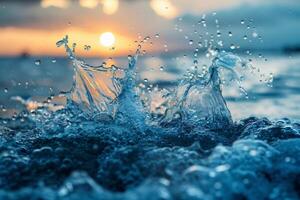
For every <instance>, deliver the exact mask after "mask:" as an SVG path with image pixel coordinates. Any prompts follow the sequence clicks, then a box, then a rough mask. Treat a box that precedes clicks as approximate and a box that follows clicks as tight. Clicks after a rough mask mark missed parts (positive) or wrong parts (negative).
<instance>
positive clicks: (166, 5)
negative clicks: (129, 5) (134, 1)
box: [150, 0, 178, 19]
mask: <svg viewBox="0 0 300 200" xmlns="http://www.w3.org/2000/svg"><path fill="white" fill-rule="evenodd" d="M150 6H151V8H152V9H153V10H154V11H155V13H156V14H157V15H160V16H162V17H165V18H168V19H169V18H174V17H176V16H177V14H178V11H177V8H176V7H175V6H174V5H173V4H172V2H171V1H169V0H151V1H150Z"/></svg>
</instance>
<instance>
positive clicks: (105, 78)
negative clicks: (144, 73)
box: [57, 36, 245, 129]
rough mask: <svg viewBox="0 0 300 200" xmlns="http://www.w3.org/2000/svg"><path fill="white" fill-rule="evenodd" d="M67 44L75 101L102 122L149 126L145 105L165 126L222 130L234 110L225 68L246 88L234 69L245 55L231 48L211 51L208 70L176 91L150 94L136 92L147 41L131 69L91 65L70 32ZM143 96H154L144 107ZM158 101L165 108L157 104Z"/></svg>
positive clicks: (132, 58) (131, 62) (71, 99)
mask: <svg viewBox="0 0 300 200" xmlns="http://www.w3.org/2000/svg"><path fill="white" fill-rule="evenodd" d="M147 38H148V37H147ZM62 45H63V46H64V47H65V49H66V52H67V54H68V56H69V58H70V59H71V60H72V62H73V65H74V72H75V75H74V83H73V87H72V89H71V91H70V92H69V93H67V95H68V98H69V102H71V103H72V104H74V103H75V104H76V105H77V106H78V107H79V108H81V109H83V110H84V111H85V112H87V113H89V114H90V115H91V116H93V117H94V118H95V117H97V118H99V119H100V120H104V119H105V120H107V119H109V120H113V119H114V120H116V121H117V122H119V123H124V124H126V123H130V121H132V123H133V124H135V126H136V125H137V126H138V127H139V128H142V127H143V126H145V118H146V111H145V110H147V109H145V108H148V114H149V115H150V116H152V117H153V116H155V117H154V118H150V119H151V121H152V122H154V123H155V122H156V123H155V124H159V125H161V126H166V125H167V124H170V123H171V124H173V123H174V122H176V121H178V120H180V121H181V122H182V123H183V124H188V125H191V126H202V127H207V128H210V129H220V128H223V127H228V126H230V125H232V118H231V114H230V111H229V110H228V108H227V105H226V102H225V100H224V98H223V96H222V91H221V79H220V69H223V70H227V71H228V72H229V74H230V76H232V78H231V79H232V80H236V81H237V83H238V85H239V88H240V89H241V90H242V91H244V92H245V90H243V88H242V87H241V85H240V82H239V78H238V75H237V73H236V72H235V70H234V68H235V67H236V66H237V65H242V59H241V58H239V57H238V56H235V55H234V54H231V53H227V52H225V51H221V52H218V51H215V50H212V49H209V51H208V54H210V56H212V57H213V60H212V64H211V66H210V67H209V68H208V70H205V71H202V72H201V71H199V70H198V67H197V65H196V64H195V66H194V69H193V70H192V71H190V72H188V73H187V74H186V75H185V77H184V78H183V79H182V80H181V81H180V83H179V85H178V87H177V88H175V89H174V91H172V94H174V95H171V92H168V91H167V90H165V91H164V92H161V91H158V90H154V91H152V93H151V94H150V93H149V94H146V95H145V93H144V94H142V93H141V92H140V93H137V90H136V88H137V87H136V86H137V84H136V77H135V74H136V62H137V58H138V55H139V53H140V50H141V48H142V47H141V45H139V46H138V49H137V51H136V54H135V55H134V56H131V55H130V56H128V68H119V67H117V66H114V65H112V66H106V64H105V63H104V64H102V65H100V66H91V65H88V64H86V63H85V62H84V61H82V60H80V59H79V58H77V57H76V55H75V53H74V51H75V49H74V47H75V45H73V48H72V49H71V48H70V47H69V45H68V37H67V36H66V37H65V38H64V39H62V40H60V41H59V42H57V46H58V47H60V46H62ZM155 92H156V94H154V93H155ZM157 92H158V93H157ZM142 95H145V96H147V99H148V101H144V107H143V106H142V103H141V98H142ZM158 98H160V99H161V102H160V103H157V99H158ZM155 104H157V105H159V106H157V105H156V106H153V105H155ZM158 107H159V108H158ZM153 109H154V110H153ZM152 122H151V123H152ZM157 122H158V123H157ZM182 123H179V124H182Z"/></svg>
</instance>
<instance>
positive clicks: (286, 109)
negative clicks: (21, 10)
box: [0, 53, 300, 120]
mask: <svg viewBox="0 0 300 200" xmlns="http://www.w3.org/2000/svg"><path fill="white" fill-rule="evenodd" d="M256 54H257V55H256ZM183 55H184V54H182V53H181V54H180V55H176V54H175V55H168V56H163V57H160V56H145V57H140V58H139V61H138V63H137V73H138V79H139V82H142V83H143V81H144V79H148V80H149V81H148V82H147V85H151V84H152V85H154V86H156V85H157V86H159V87H160V88H170V87H174V86H176V85H177V82H178V81H179V80H180V79H181V78H182V76H183V74H184V73H185V72H186V70H187V69H189V68H191V66H193V59H192V56H190V57H189V56H188V54H186V55H187V56H183ZM241 56H242V57H246V56H244V55H241ZM251 59H252V60H253V61H252V63H253V66H256V67H257V68H259V70H260V73H257V74H254V75H249V74H248V75H247V74H246V75H245V80H243V83H242V85H243V87H244V88H245V89H246V90H247V93H249V98H247V99H246V98H245V97H244V96H243V95H241V94H240V93H239V92H238V90H237V89H236V88H235V87H233V86H224V88H223V96H224V97H225V99H226V102H227V104H228V107H229V109H230V111H231V113H232V116H233V118H234V119H235V120H240V119H243V118H245V117H249V116H257V117H268V118H270V119H280V118H284V117H286V118H291V119H299V118H300V112H299V110H300V104H299V103H298V102H299V101H300V96H299V95H300V55H298V54H291V55H288V54H283V53H265V54H261V53H254V55H253V56H251ZM84 60H85V61H86V62H87V63H89V64H95V65H97V64H101V63H102V62H103V60H106V61H107V62H110V63H114V64H116V65H117V66H127V57H126V58H114V59H113V61H111V60H110V59H108V58H107V59H100V58H85V59H84ZM36 61H39V62H40V64H38V65H37V64H36ZM210 62H211V61H210V60H209V59H208V58H206V57H205V56H204V55H203V56H201V57H200V58H199V63H200V65H201V64H202V65H206V66H207V65H209V64H210ZM260 74H263V75H265V77H260ZM270 74H272V75H273V77H274V78H273V82H272V84H271V86H267V84H265V79H266V78H268V76H269V75H270ZM72 80H73V67H72V64H71V62H70V60H69V59H68V58H55V57H53V58H52V57H36V58H22V57H21V58H19V57H16V58H14V57H13V58H1V59H0V92H1V95H0V105H1V106H3V108H4V111H3V109H2V110H0V116H4V117H5V116H11V115H13V114H14V113H18V112H19V111H20V110H22V109H24V108H23V106H22V105H21V103H20V102H18V101H15V100H12V97H15V96H20V97H22V98H24V99H31V100H35V101H40V102H43V101H46V100H47V98H48V97H49V96H51V95H58V94H59V92H61V91H67V90H69V89H70V88H71V86H72ZM58 102H59V103H63V102H61V101H58Z"/></svg>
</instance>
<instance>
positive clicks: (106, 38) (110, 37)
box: [100, 32, 116, 47]
mask: <svg viewBox="0 0 300 200" xmlns="http://www.w3.org/2000/svg"><path fill="white" fill-rule="evenodd" d="M115 42H116V38H115V36H114V34H112V33H111V32H105V33H102V34H101V35H100V44H101V45H102V46H104V47H112V46H113V45H114V44H115Z"/></svg>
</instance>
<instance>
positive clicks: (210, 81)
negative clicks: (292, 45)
mask: <svg viewBox="0 0 300 200" xmlns="http://www.w3.org/2000/svg"><path fill="white" fill-rule="evenodd" d="M58 46H63V47H65V48H66V51H67V55H68V59H56V60H53V59H46V58H39V59H34V60H32V59H28V58H13V59H12V58H3V59H1V61H0V62H1V65H2V67H1V68H0V70H2V71H1V81H2V84H1V87H2V88H1V89H2V91H3V92H2V94H1V103H2V105H3V109H2V115H3V116H5V117H6V118H5V119H4V118H3V119H1V121H0V122H1V126H0V131H1V132H0V133H1V135H0V147H1V148H0V152H1V154H0V188H1V189H0V197H1V199H49V200H50V199H51V200H52V199H253V200H254V199H299V196H300V193H299V191H300V182H299V180H300V167H299V166H300V165H299V164H300V149H299V148H300V140H299V137H300V124H299V123H298V122H297V120H299V116H300V114H299V104H298V103H297V101H299V100H300V98H299V91H300V87H299V84H298V83H299V79H298V77H299V76H300V73H299V72H300V71H299V68H297V67H296V66H297V65H299V64H300V58H299V57H298V56H293V57H288V56H284V55H273V56H271V55H269V56H267V55H266V56H267V57H268V61H267V62H266V61H265V58H260V57H261V56H259V57H258V58H257V59H256V60H254V61H253V62H248V58H247V56H245V55H239V56H237V55H235V54H232V53H229V52H223V51H214V50H209V52H208V53H209V54H210V55H209V56H208V57H206V56H203V57H201V59H199V60H200V62H203V63H201V64H199V63H198V62H197V63H195V62H194V59H190V58H189V57H187V56H182V55H179V56H178V55H169V57H159V56H154V57H147V56H145V57H140V56H141V55H140V51H141V49H140V48H142V47H139V48H138V50H137V52H136V54H135V55H132V56H129V57H128V58H127V57H126V58H119V59H115V62H116V63H115V64H114V65H109V64H105V63H102V62H101V63H100V65H98V66H97V65H92V64H93V63H99V61H98V60H92V59H91V60H87V61H86V62H84V61H82V60H81V59H79V58H77V57H76V54H74V51H73V50H72V49H71V48H69V46H68V43H67V40H66V39H64V40H63V41H60V42H59V43H58ZM86 63H91V64H86ZM13 66H15V67H16V68H18V70H16V69H15V68H13ZM191 66H192V67H191ZM187 69H189V70H187ZM72 75H73V78H72ZM61 91H65V92H64V93H63V94H62V93H60V92H61ZM58 94H60V95H58ZM58 96H60V97H58ZM223 96H224V97H223ZM41 99H44V102H43V100H41ZM227 104H228V105H227ZM25 108H26V109H25ZM25 110H27V111H25ZM21 111H22V112H21ZM13 112H21V113H20V114H17V115H15V116H13ZM251 115H252V116H253V117H250V116H251ZM262 116H266V117H268V118H269V119H268V118H262ZM280 118H281V119H280ZM258 185H259V186H258Z"/></svg>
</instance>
